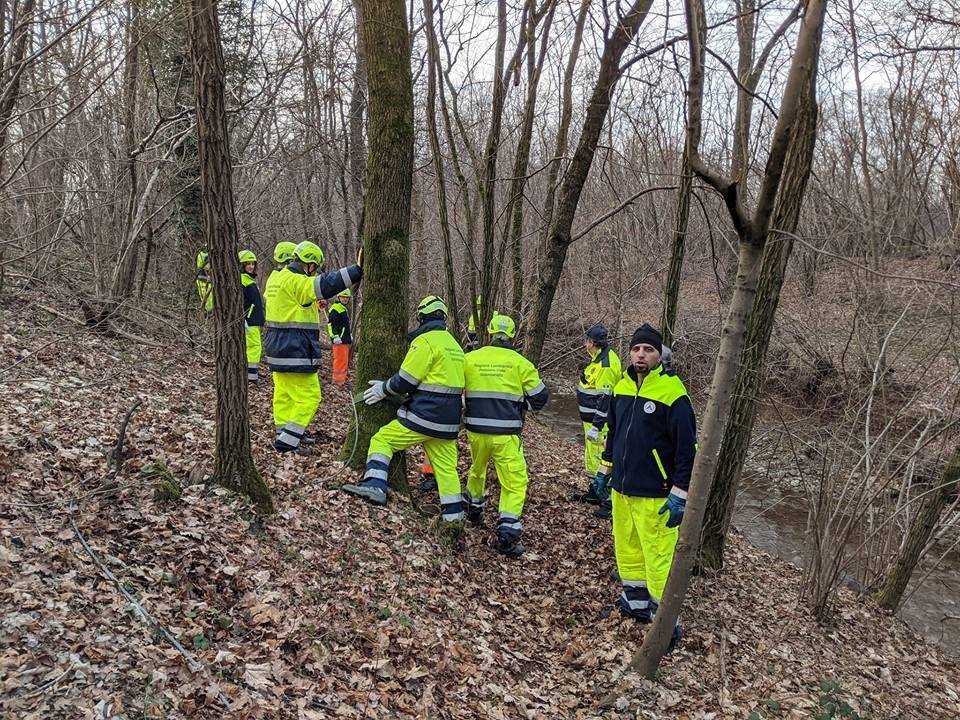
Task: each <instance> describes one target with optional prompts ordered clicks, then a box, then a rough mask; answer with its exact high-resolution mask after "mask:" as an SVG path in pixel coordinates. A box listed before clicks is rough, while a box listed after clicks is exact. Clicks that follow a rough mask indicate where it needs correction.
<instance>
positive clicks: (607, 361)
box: [577, 347, 622, 430]
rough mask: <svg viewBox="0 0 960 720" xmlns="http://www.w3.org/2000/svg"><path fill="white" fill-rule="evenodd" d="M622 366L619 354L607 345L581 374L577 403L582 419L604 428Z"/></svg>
mask: <svg viewBox="0 0 960 720" xmlns="http://www.w3.org/2000/svg"><path fill="white" fill-rule="evenodd" d="M621 372H622V368H621V366H620V358H619V357H617V354H616V353H615V352H614V351H613V350H611V349H610V348H608V347H606V348H603V349H602V350H598V351H597V353H596V355H594V356H593V357H592V358H590V362H589V363H588V364H587V366H586V367H585V368H584V369H583V372H582V373H581V374H580V382H579V383H578V384H577V405H578V406H579V408H580V419H581V420H582V421H583V422H586V423H592V424H593V425H594V426H596V427H597V428H598V429H600V430H602V429H603V426H604V424H606V422H607V407H608V406H609V405H610V397H611V395H612V394H613V386H614V385H616V384H617V381H618V380H620V374H621Z"/></svg>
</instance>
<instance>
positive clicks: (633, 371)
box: [627, 364, 664, 382]
mask: <svg viewBox="0 0 960 720" xmlns="http://www.w3.org/2000/svg"><path fill="white" fill-rule="evenodd" d="M663 374H664V370H663V365H659V364H658V365H657V366H656V367H655V368H654V369H653V370H651V371H650V372H648V373H647V376H646V377H645V378H644V379H643V381H644V382H646V381H647V380H656V379H657V378H658V377H660V376H661V375H663ZM627 375H629V376H630V377H631V378H632V379H633V381H634V382H637V368H636V366H634V365H630V367H628V368H627Z"/></svg>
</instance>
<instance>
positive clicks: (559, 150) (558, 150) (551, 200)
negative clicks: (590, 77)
mask: <svg viewBox="0 0 960 720" xmlns="http://www.w3.org/2000/svg"><path fill="white" fill-rule="evenodd" d="M590 2H591V0H581V2H580V12H579V14H578V15H577V22H576V25H575V26H574V28H573V42H572V43H571V45H570V55H569V57H567V65H566V67H565V68H564V70H563V90H562V92H561V95H562V99H561V101H560V125H559V127H558V128H557V144H556V147H555V148H554V151H553V159H552V160H551V161H550V170H549V171H548V172H547V197H546V200H544V202H543V232H542V233H541V235H540V249H541V254H546V252H547V247H548V246H547V239H548V238H549V237H550V229H551V227H552V226H553V213H554V210H555V209H556V194H557V184H558V180H557V178H558V177H559V176H560V167H561V166H562V165H563V161H564V157H563V156H564V155H566V154H567V139H568V137H569V134H570V119H571V118H572V117H573V74H574V71H575V70H576V68H577V60H578V59H579V57H580V46H581V45H582V44H583V28H584V25H585V24H586V22H587V15H588V13H589V10H590Z"/></svg>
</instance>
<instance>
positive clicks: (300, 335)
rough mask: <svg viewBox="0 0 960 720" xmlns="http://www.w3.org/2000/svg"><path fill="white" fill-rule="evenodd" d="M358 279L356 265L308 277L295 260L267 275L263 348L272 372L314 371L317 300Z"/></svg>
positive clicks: (359, 273) (317, 340) (317, 345)
mask: <svg viewBox="0 0 960 720" xmlns="http://www.w3.org/2000/svg"><path fill="white" fill-rule="evenodd" d="M274 277H276V280H275V281H274ZM362 277H363V271H362V270H361V269H360V266H359V265H350V266H349V267H345V268H341V269H340V270H335V271H334V272H329V273H321V274H319V275H316V276H310V275H307V274H306V273H305V271H304V269H303V265H302V263H300V262H298V261H294V262H292V263H290V264H289V265H287V267H285V268H284V269H283V270H279V271H277V272H276V273H274V274H273V275H271V276H270V281H271V283H270V288H269V289H270V296H269V298H268V300H267V308H266V310H267V311H266V327H267V338H266V342H265V343H264V346H265V349H266V355H267V365H269V367H270V369H271V370H272V371H273V372H316V370H317V368H318V367H319V365H320V327H321V326H320V313H319V311H318V310H317V300H318V299H320V298H325V299H326V298H331V297H334V296H336V295H337V294H338V293H340V292H342V291H343V290H344V289H346V288H348V287H351V286H353V285H355V284H357V283H359V282H360V279H361V278H362Z"/></svg>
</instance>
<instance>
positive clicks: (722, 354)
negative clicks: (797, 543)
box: [631, 0, 826, 679]
mask: <svg viewBox="0 0 960 720" xmlns="http://www.w3.org/2000/svg"><path fill="white" fill-rule="evenodd" d="M825 14H826V0H808V2H807V5H806V14H805V16H804V19H803V23H802V25H801V27H800V33H799V36H798V38H797V44H796V50H795V51H794V55H793V59H792V61H791V64H790V70H789V74H788V76H787V82H786V87H785V88H784V93H783V97H782V100H781V103H780V112H779V115H778V117H777V123H776V127H775V128H774V132H773V136H772V138H771V142H770V150H769V154H768V156H767V164H766V168H765V171H764V177H763V182H762V183H761V186H760V191H759V193H758V196H757V205H756V208H755V210H754V213H753V215H752V216H750V217H748V216H747V215H746V213H745V212H744V210H743V206H742V204H741V202H740V198H739V195H738V193H737V192H736V188H737V184H736V183H732V182H731V181H729V180H725V179H723V178H721V177H720V176H719V175H718V174H717V173H716V172H714V171H712V170H710V169H709V168H708V167H707V165H706V164H705V163H704V162H703V161H702V160H701V159H700V156H699V147H700V142H699V138H700V130H701V122H702V115H701V113H702V93H703V73H704V63H703V58H704V52H703V45H704V43H705V42H706V23H705V19H704V18H705V12H704V7H703V2H702V0H688V1H687V3H686V15H687V27H688V33H687V37H688V42H689V44H690V78H689V80H688V82H687V88H688V93H689V95H688V103H687V105H688V117H689V119H688V121H687V130H688V140H689V141H690V149H691V165H692V167H693V168H694V170H695V171H696V172H697V174H698V175H700V176H701V177H703V178H704V180H706V181H707V182H708V183H710V184H711V185H712V186H714V187H715V188H716V189H717V190H718V192H720V193H721V195H722V196H723V197H724V201H725V203H726V205H727V209H728V211H729V213H730V217H731V220H732V221H733V224H734V227H735V228H736V230H737V235H738V237H739V238H740V251H739V261H738V271H737V281H736V285H735V288H734V292H733V297H732V299H731V302H730V308H729V310H728V314H727V319H726V322H725V324H724V328H723V331H722V332H721V336H720V351H719V353H718V354H717V361H716V365H715V367H714V373H713V381H712V383H711V385H710V393H709V396H708V397H709V400H708V401H707V408H706V410H705V412H704V414H703V423H702V425H701V428H700V432H699V433H698V434H699V437H700V445H699V449H698V451H697V459H696V461H695V462H694V466H693V473H692V477H691V479H690V489H689V495H688V497H687V507H686V513H685V515H684V518H683V522H682V524H681V525H680V537H679V540H678V542H677V548H676V551H675V553H674V557H673V566H672V568H671V570H670V577H669V579H668V580H667V587H666V589H665V590H664V593H663V598H662V602H661V604H660V607H659V609H658V610H657V613H656V615H655V617H654V621H653V625H652V627H651V628H650V630H649V631H648V632H647V634H646V635H645V636H644V638H643V645H642V646H641V648H640V650H639V651H638V652H637V654H636V655H635V656H634V658H633V660H632V661H631V667H632V668H633V669H635V670H637V671H638V672H639V673H640V674H642V675H643V676H644V677H646V678H648V679H653V677H654V676H655V675H656V671H657V668H658V667H659V666H660V660H661V659H662V658H663V656H664V654H665V652H666V650H667V646H668V645H669V642H670V636H671V634H672V632H673V628H674V625H675V623H676V622H677V619H678V618H679V616H680V608H681V606H682V605H683V599H684V598H685V597H686V593H687V588H688V587H689V584H690V577H691V574H692V571H693V566H694V562H695V560H696V556H697V553H698V549H699V544H700V532H701V529H702V523H703V517H704V513H705V510H706V502H707V498H708V496H709V494H710V485H711V483H712V481H713V474H714V471H715V469H716V465H717V460H718V457H719V453H720V446H721V442H722V439H723V432H724V427H725V426H726V423H727V421H728V418H729V414H730V408H731V403H732V396H733V392H734V383H735V382H736V379H737V373H738V369H739V363H740V355H741V352H742V350H743V345H744V338H745V335H746V326H747V321H748V319H749V316H750V312H751V311H752V308H753V303H754V299H755V296H756V290H757V282H758V280H759V275H760V265H761V261H762V257H763V250H764V245H765V244H766V241H767V236H768V234H769V230H770V218H771V215H772V213H773V207H774V203H775V202H776V201H777V198H778V192H780V191H781V190H782V187H781V182H780V181H781V178H782V175H783V170H784V165H785V162H786V158H787V151H788V149H789V148H790V145H791V142H792V138H793V137H794V135H795V130H796V124H797V121H798V113H799V110H800V105H801V97H802V95H803V88H804V87H805V86H806V85H807V84H808V83H810V82H812V79H811V78H812V77H813V75H814V73H815V71H816V67H817V58H818V56H819V51H820V38H821V34H822V28H823V18H824V15H825Z"/></svg>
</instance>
